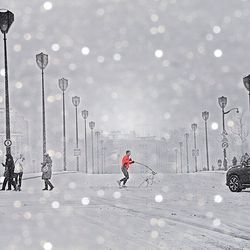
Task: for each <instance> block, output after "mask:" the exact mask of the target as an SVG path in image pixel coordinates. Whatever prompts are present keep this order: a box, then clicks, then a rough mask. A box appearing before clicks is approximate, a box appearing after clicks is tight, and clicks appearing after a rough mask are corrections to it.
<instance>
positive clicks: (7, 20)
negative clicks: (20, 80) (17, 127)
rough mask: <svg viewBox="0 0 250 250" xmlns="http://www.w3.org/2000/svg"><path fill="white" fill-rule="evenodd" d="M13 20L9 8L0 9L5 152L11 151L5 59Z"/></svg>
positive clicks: (6, 65)
mask: <svg viewBox="0 0 250 250" xmlns="http://www.w3.org/2000/svg"><path fill="white" fill-rule="evenodd" d="M13 22H14V14H13V13H12V12H10V11H9V10H0V29H1V32H2V33H3V42H4V75H5V115H6V140H5V142H4V145H5V146H6V153H9V154H10V153H11V144H12V142H11V140H10V104H9V79H8V60H7V33H8V31H9V29H10V26H11V24H12V23H13Z"/></svg>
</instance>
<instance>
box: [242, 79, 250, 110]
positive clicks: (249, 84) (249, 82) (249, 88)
mask: <svg viewBox="0 0 250 250" xmlns="http://www.w3.org/2000/svg"><path fill="white" fill-rule="evenodd" d="M243 83H244V86H245V88H246V89H247V91H248V102H249V111H250V75H248V76H245V77H244V78H243Z"/></svg>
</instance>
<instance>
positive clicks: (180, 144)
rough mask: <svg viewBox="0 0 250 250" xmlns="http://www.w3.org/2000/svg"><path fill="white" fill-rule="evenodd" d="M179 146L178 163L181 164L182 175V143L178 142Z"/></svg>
mask: <svg viewBox="0 0 250 250" xmlns="http://www.w3.org/2000/svg"><path fill="white" fill-rule="evenodd" d="M179 146H180V162H181V173H182V147H183V142H179Z"/></svg>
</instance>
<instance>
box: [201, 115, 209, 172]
mask: <svg viewBox="0 0 250 250" xmlns="http://www.w3.org/2000/svg"><path fill="white" fill-rule="evenodd" d="M202 118H203V120H204V121H205V135H206V154H207V170H208V171H209V155H208V132H207V120H208V118H209V112H208V111H204V112H202Z"/></svg>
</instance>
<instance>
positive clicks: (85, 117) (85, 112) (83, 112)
mask: <svg viewBox="0 0 250 250" xmlns="http://www.w3.org/2000/svg"><path fill="white" fill-rule="evenodd" d="M88 116H89V111H88V110H86V109H85V110H83V111H82V117H83V119H87V118H88Z"/></svg>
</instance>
